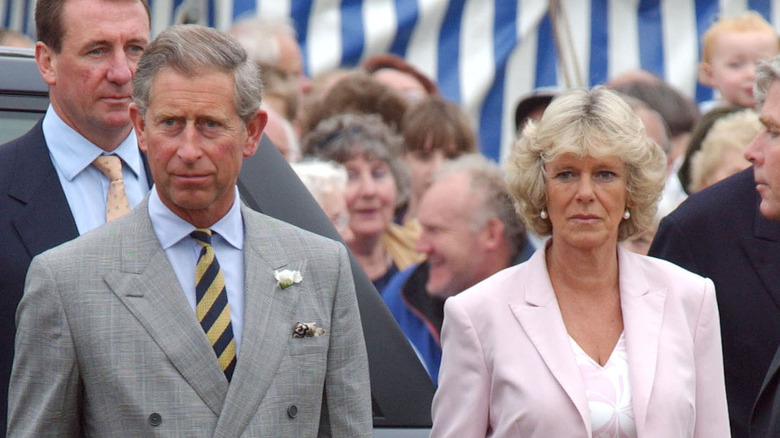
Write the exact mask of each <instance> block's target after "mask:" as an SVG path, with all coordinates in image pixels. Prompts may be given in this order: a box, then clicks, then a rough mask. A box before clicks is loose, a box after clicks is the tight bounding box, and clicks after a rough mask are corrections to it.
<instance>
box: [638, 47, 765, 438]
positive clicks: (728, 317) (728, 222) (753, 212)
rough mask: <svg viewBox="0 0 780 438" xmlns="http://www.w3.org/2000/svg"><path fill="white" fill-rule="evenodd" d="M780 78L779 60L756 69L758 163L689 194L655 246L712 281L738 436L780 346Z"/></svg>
mask: <svg viewBox="0 0 780 438" xmlns="http://www.w3.org/2000/svg"><path fill="white" fill-rule="evenodd" d="M779 78H780V58H775V59H773V60H772V61H771V62H769V63H765V64H763V65H761V66H760V67H758V68H757V71H756V85H755V90H756V93H755V95H756V100H757V102H758V105H759V108H760V111H761V122H762V123H763V124H764V125H765V129H764V130H763V131H762V132H760V133H759V134H758V136H757V137H756V138H755V140H753V142H752V143H751V145H750V146H749V147H748V150H747V152H746V157H747V158H748V159H749V160H750V161H752V162H753V164H754V166H753V167H751V168H749V169H747V170H745V171H743V172H740V173H738V174H736V175H734V176H732V177H731V178H728V179H726V180H724V181H722V182H721V183H719V184H716V185H714V186H712V187H709V188H707V189H705V190H703V191H701V192H698V193H696V194H694V195H692V196H691V197H689V198H688V199H687V200H686V201H685V202H684V203H683V204H682V205H680V207H678V208H677V210H675V211H674V212H673V213H672V214H670V215H669V216H667V217H666V218H664V219H663V220H662V221H661V224H660V227H659V228H658V233H657V234H656V236H655V239H654V241H653V244H652V246H651V248H650V255H651V256H656V257H661V258H664V259H667V260H669V261H672V262H674V263H676V264H678V265H680V266H682V267H684V268H686V269H688V270H691V271H693V272H695V273H697V274H700V275H703V276H706V277H709V278H711V279H712V280H713V282H714V283H715V290H716V294H717V299H718V309H719V312H720V325H721V334H722V344H723V361H724V372H725V379H726V394H727V398H728V406H729V417H730V421H731V433H732V436H733V437H748V436H751V432H750V429H751V427H750V412H751V408H752V407H753V404H754V402H755V401H756V397H757V396H758V394H759V389H760V388H761V384H762V381H763V379H764V375H765V373H766V371H767V368H768V367H769V364H770V362H771V361H772V356H773V355H774V354H775V350H776V349H777V347H778V344H780V222H776V221H775V220H772V219H780V214H778V210H776V209H777V206H776V205H775V202H776V200H775V198H774V197H773V196H774V195H773V194H774V193H780V161H777V158H775V159H774V160H772V159H770V158H771V157H772V156H771V155H770V149H769V148H773V147H774V148H778V147H780V144H777V143H778V139H777V138H778V135H779V132H780V83H778V82H776V81H777V80H778V79H779ZM774 152H775V153H777V151H774ZM757 188H758V192H757V191H756V189H757ZM773 189H774V191H773ZM762 213H763V214H762ZM774 368H775V369H776V368H777V360H776V361H775V366H774ZM765 392H766V391H765ZM764 420H767V419H766V418H765V419H764ZM766 425H767V423H766V422H763V421H762V426H760V428H761V429H762V430H765V429H764V427H765V426H766ZM778 433H780V432H777V431H775V432H774V433H773V434H771V435H770V436H778ZM761 436H763V435H761Z"/></svg>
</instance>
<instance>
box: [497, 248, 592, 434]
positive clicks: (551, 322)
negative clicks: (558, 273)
mask: <svg viewBox="0 0 780 438" xmlns="http://www.w3.org/2000/svg"><path fill="white" fill-rule="evenodd" d="M523 273H527V274H528V277H527V278H523V279H520V278H518V279H516V281H513V283H514V284H523V283H524V282H525V288H524V289H525V293H524V295H525V300H524V301H523V302H516V303H512V302H510V304H509V306H510V309H511V310H512V313H513V314H514V315H515V318H517V320H518V322H519V323H520V325H521V326H522V327H523V330H524V331H525V332H526V334H527V335H528V338H529V339H530V340H531V342H532V343H533V344H534V347H536V350H537V352H538V353H539V356H541V358H542V360H544V362H545V364H546V365H547V367H548V369H549V370H550V373H552V375H553V377H555V379H556V380H557V381H558V383H559V384H560V385H561V387H562V388H563V390H564V391H566V394H567V395H568V396H569V398H570V399H571V401H572V403H573V404H574V406H575V407H576V409H577V411H578V412H579V413H580V417H581V418H582V421H583V425H584V426H585V427H586V428H587V431H588V436H590V434H591V420H590V408H589V407H588V400H587V398H586V395H585V385H584V383H583V381H582V377H581V375H580V370H579V368H578V366H577V360H576V358H575V357H574V352H573V351H572V349H571V344H570V342H571V341H570V337H569V334H568V332H567V331H566V326H565V325H564V323H563V318H562V316H561V310H560V308H559V307H558V301H557V299H556V298H555V292H554V291H553V288H552V284H551V283H550V277H549V275H548V274H547V263H546V261H545V248H544V247H542V248H540V249H538V250H537V251H536V252H535V253H534V255H533V256H532V257H531V259H529V261H528V264H527V270H526V271H524V272H523Z"/></svg>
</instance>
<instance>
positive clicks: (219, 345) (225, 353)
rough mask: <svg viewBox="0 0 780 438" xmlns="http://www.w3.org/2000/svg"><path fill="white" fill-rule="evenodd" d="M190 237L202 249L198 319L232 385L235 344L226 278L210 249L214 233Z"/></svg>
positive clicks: (197, 286) (197, 273)
mask: <svg viewBox="0 0 780 438" xmlns="http://www.w3.org/2000/svg"><path fill="white" fill-rule="evenodd" d="M190 236H192V238H193V239H195V240H196V241H197V242H198V243H199V244H200V246H202V247H203V248H202V249H201V251H200V257H199V258H198V264H197V266H195V299H196V302H197V305H196V306H195V315H196V316H197V317H198V321H199V322H200V326H201V327H203V331H205V332H206V337H207V338H208V339H209V342H211V345H212V346H213V347H214V352H215V353H216V354H217V359H218V361H219V365H220V366H221V367H222V370H223V371H224V372H225V376H226V377H227V379H228V382H229V381H230V379H231V378H232V377H233V370H234V369H235V368H236V341H235V339H233V326H232V325H231V324H230V305H229V304H228V299H227V291H226V289H225V277H224V275H223V274H222V269H220V267H219V262H218V261H217V258H216V257H215V256H214V248H213V247H212V246H211V230H209V229H207V228H197V229H196V230H195V231H193V232H192V233H190Z"/></svg>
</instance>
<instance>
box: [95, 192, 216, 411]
mask: <svg viewBox="0 0 780 438" xmlns="http://www.w3.org/2000/svg"><path fill="white" fill-rule="evenodd" d="M128 219H129V220H128V222H127V224H129V225H128V226H126V227H124V228H122V229H121V235H120V236H119V237H118V239H119V240H120V241H121V269H120V270H119V271H115V272H113V273H111V274H109V275H107V276H106V283H107V284H108V286H109V287H110V288H111V289H112V291H113V292H114V294H116V296H117V297H118V298H119V299H120V300H122V302H123V303H124V304H125V305H126V306H127V308H128V309H129V310H130V312H132V313H133V315H134V316H135V317H136V318H137V319H138V321H139V322H140V323H141V325H143V327H144V328H145V329H146V331H147V332H148V333H149V335H150V336H151V337H152V338H153V339H154V341H155V342H156V343H157V344H158V345H159V347H160V349H161V350H162V351H163V352H164V353H165V355H166V356H167V357H168V358H169V359H170V360H171V363H173V365H174V366H175V367H176V368H177V369H178V370H179V372H180V373H181V375H182V376H183V377H184V379H185V380H187V382H188V383H189V384H190V386H192V387H193V389H194V390H195V391H196V392H197V393H198V395H200V397H201V398H202V399H203V401H204V402H205V403H206V405H208V406H209V408H211V410H212V411H214V413H215V414H216V415H220V413H221V411H222V406H223V403H224V400H225V397H226V395H227V390H228V382H227V379H226V378H225V375H224V374H223V372H222V369H221V368H220V367H219V365H218V363H217V361H216V359H215V357H214V351H213V349H212V347H211V345H210V344H209V342H208V340H207V338H206V335H205V333H204V332H203V329H201V327H200V325H199V324H198V322H197V319H196V318H195V313H194V312H193V311H192V308H191V307H190V305H189V303H188V302H187V299H186V297H185V295H184V292H183V291H182V289H181V286H180V285H179V281H178V279H177V278H176V275H175V274H174V272H173V268H172V267H171V265H170V263H169V262H168V259H167V257H166V255H165V252H164V251H163V250H162V248H161V247H160V244H159V242H158V241H157V237H156V236H155V234H154V231H153V230H152V224H151V221H150V220H149V214H148V207H147V201H146V200H144V201H143V202H142V203H141V204H140V205H139V206H138V207H137V208H136V209H134V210H133V211H132V212H131V213H130V217H129V218H128Z"/></svg>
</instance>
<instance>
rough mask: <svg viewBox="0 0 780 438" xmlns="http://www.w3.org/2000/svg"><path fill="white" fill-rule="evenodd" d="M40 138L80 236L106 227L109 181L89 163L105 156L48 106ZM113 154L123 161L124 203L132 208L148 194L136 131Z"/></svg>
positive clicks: (103, 152) (147, 183) (102, 151)
mask: <svg viewBox="0 0 780 438" xmlns="http://www.w3.org/2000/svg"><path fill="white" fill-rule="evenodd" d="M43 137H44V138H45V139H46V146H47V147H48V148H49V155H50V156H51V161H52V163H54V169H55V170H56V171H57V177H59V180H60V185H61V186H62V190H63V191H64V192H65V198H66V199H67V200H68V205H70V211H71V213H72V214H73V219H75V221H76V227H77V228H78V230H79V234H84V233H86V232H87V231H90V230H93V229H95V228H97V227H99V226H101V225H103V224H105V223H106V196H107V195H108V188H109V184H110V181H109V180H108V178H107V177H106V176H105V175H103V173H102V172H101V171H100V170H98V169H97V168H96V167H95V166H92V165H91V164H92V162H93V161H94V160H95V158H97V157H98V155H101V154H104V155H108V154H106V153H105V151H104V150H103V149H100V148H99V147H97V146H95V145H94V144H92V143H91V142H90V141H89V140H87V139H86V138H84V137H83V136H82V135H81V134H79V133H78V132H76V131H75V130H73V128H71V127H70V126H68V125H67V124H66V123H65V122H63V121H62V119H61V118H60V117H59V116H58V115H57V113H56V112H55V111H54V108H52V107H51V105H49V108H48V109H47V110H46V115H45V116H44V117H43ZM113 154H116V155H117V156H119V158H121V159H122V178H123V180H124V183H125V192H126V193H127V200H128V201H129V202H130V207H131V208H132V207H135V206H136V205H138V203H139V202H141V201H142V200H143V199H144V196H146V194H147V193H148V192H149V185H150V184H149V181H147V179H146V172H145V171H144V164H143V160H142V159H141V151H140V150H139V149H138V141H137V140H136V136H135V131H133V130H131V131H130V135H128V136H127V138H126V139H125V140H124V141H123V142H122V143H121V144H120V145H119V147H117V148H116V150H114V152H113Z"/></svg>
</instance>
